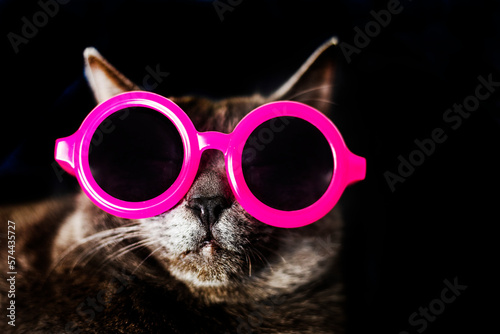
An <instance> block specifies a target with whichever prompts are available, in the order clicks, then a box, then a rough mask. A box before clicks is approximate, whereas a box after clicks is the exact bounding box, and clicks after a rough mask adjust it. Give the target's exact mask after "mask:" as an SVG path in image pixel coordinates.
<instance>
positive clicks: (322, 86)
mask: <svg viewBox="0 0 500 334" xmlns="http://www.w3.org/2000/svg"><path fill="white" fill-rule="evenodd" d="M337 42H338V40H337V38H336V37H332V38H330V39H329V40H328V41H326V42H325V43H323V44H322V45H321V46H320V47H319V48H318V49H316V51H314V53H313V54H312V55H311V56H309V58H308V59H307V60H306V62H305V63H304V64H303V65H302V66H301V67H300V68H299V70H298V71H297V72H296V73H295V74H294V75H293V76H292V77H291V78H290V79H288V81H287V82H286V83H285V84H284V85H282V86H281V87H280V88H279V89H278V90H277V91H276V92H274V93H273V94H272V95H271V96H270V97H269V98H270V99H271V100H273V101H276V100H293V101H298V102H302V103H305V104H308V105H310V106H312V107H314V108H316V109H318V110H320V111H322V112H327V111H328V110H329V109H330V108H331V106H332V105H333V101H332V98H333V88H334V87H333V86H334V80H335V69H336V65H337V57H338V48H337Z"/></svg>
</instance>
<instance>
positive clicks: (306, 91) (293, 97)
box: [288, 85, 332, 101]
mask: <svg viewBox="0 0 500 334" xmlns="http://www.w3.org/2000/svg"><path fill="white" fill-rule="evenodd" d="M331 87H332V85H322V86H318V87H313V88H310V89H306V90H303V91H300V92H298V93H296V94H294V95H292V96H291V97H289V98H288V100H292V101H293V100H294V99H296V98H297V97H299V96H302V95H304V94H308V93H311V92H314V91H316V90H321V89H326V88H331Z"/></svg>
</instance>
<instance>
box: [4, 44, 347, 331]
mask: <svg viewBox="0 0 500 334" xmlns="http://www.w3.org/2000/svg"><path fill="white" fill-rule="evenodd" d="M84 58H85V74H86V77H87V80H88V83H89V85H90V88H91V90H92V92H93V94H94V96H95V99H96V101H97V102H102V101H104V100H106V99H108V98H110V97H112V96H114V95H116V94H118V93H121V92H125V91H130V90H138V89H139V87H138V86H137V85H135V84H134V83H133V82H131V81H130V80H129V79H127V78H126V77H125V76H124V75H123V74H121V73H120V72H119V71H118V70H117V69H115V68H114V67H113V66H112V65H111V64H110V63H109V62H108V61H107V60H106V59H105V58H104V57H102V56H101V55H100V54H99V52H98V51H97V50H95V49H93V48H88V49H86V50H85V52H84ZM337 59H338V47H337V46H336V39H335V38H332V39H330V40H328V41H327V42H326V43H324V44H323V45H321V46H320V47H319V48H318V49H317V50H316V51H315V52H314V53H313V54H312V55H311V56H310V57H309V58H308V59H307V60H306V61H305V63H304V64H303V65H302V66H301V67H300V68H299V70H298V71H297V72H296V73H295V74H294V75H293V76H292V77H291V78H290V79H289V80H288V81H286V82H285V83H284V84H283V85H282V86H281V87H280V88H278V89H277V90H276V91H275V92H274V93H272V94H270V95H269V96H263V95H261V94H254V95H252V96H248V97H229V98H226V99H221V100H210V99H208V98H201V97H195V96H185V97H169V98H170V99H171V100H172V101H174V102H175V103H176V104H178V105H179V106H180V107H181V108H182V109H183V110H184V111H185V112H186V113H187V114H188V115H189V117H190V118H191V120H192V121H193V123H194V125H195V126H196V128H197V130H198V131H208V130H214V131H220V132H225V133H229V132H231V131H232V130H233V129H234V127H235V125H236V124H237V123H238V122H239V120H241V118H242V117H243V116H244V115H245V114H246V113H248V112H249V111H251V110H253V109H254V108H255V107H258V106H260V105H262V104H264V103H267V102H270V101H275V100H296V101H300V102H303V103H306V104H309V105H311V106H312V107H315V108H317V109H318V110H320V111H322V112H324V113H326V114H328V113H329V112H330V109H331V101H332V99H333V85H334V83H335V73H336V71H335V69H336V66H337ZM193 206H195V207H196V206H197V207H198V208H200V207H202V208H203V210H193ZM206 212H209V214H206ZM0 217H1V222H2V223H1V224H2V226H1V227H0V228H1V230H0V231H1V233H2V235H3V236H4V237H3V238H1V239H0V240H1V243H0V247H1V248H2V251H1V252H0V275H1V276H2V278H1V282H0V288H1V291H2V294H1V296H0V309H1V310H2V312H1V313H2V318H1V319H2V320H1V321H0V331H1V332H2V333H315V334H317V333H335V334H338V333H343V332H344V312H343V299H344V297H343V294H342V280H341V273H340V272H339V261H338V258H339V255H338V254H339V250H340V244H341V237H342V218H341V213H340V209H339V208H338V206H337V207H335V208H334V209H333V210H332V211H331V212H330V213H329V214H328V215H327V216H325V217H324V218H322V219H321V220H319V221H317V222H315V223H313V224H310V225H307V226H304V227H301V228H293V229H284V228H277V227H272V226H269V225H266V224H263V223H261V222H258V221H257V220H256V219H255V218H253V217H251V216H250V215H249V214H248V213H246V211H245V210H244V209H243V208H242V207H241V206H240V204H239V203H238V202H237V201H235V199H234V195H233V194H232V192H231V190H230V188H229V184H228V181H227V179H226V173H225V167H224V158H223V155H222V153H221V152H218V151H211V150H209V151H206V152H205V153H204V155H203V157H202V160H201V164H200V167H199V171H198V174H197V176H196V179H195V181H194V183H193V185H192V186H191V188H190V190H189V191H188V193H187V194H186V196H185V197H184V199H183V200H181V201H180V202H179V203H178V204H177V205H176V206H175V207H174V208H172V209H170V210H169V211H167V212H165V213H163V214H161V215H158V216H156V217H152V218H147V219H139V220H127V219H121V218H118V217H115V216H112V215H110V214H108V213H106V212H104V211H102V210H101V209H99V208H98V207H96V206H95V205H94V204H93V203H92V202H91V201H90V200H89V199H88V198H87V197H86V196H85V195H84V194H83V193H78V194H75V195H70V196H67V197H65V198H51V199H47V200H44V201H42V202H39V203H32V204H19V205H14V206H9V207H7V206H4V207H2V208H0ZM9 220H10V221H12V222H14V223H15V227H16V233H17V236H16V252H15V261H16V271H17V275H16V277H15V288H14V289H15V298H14V299H12V298H10V297H9V298H8V297H7V293H8V291H9V289H10V288H11V285H10V283H9V281H7V279H8V278H9V275H6V273H7V272H8V271H9V270H8V268H7V267H6V266H7V256H8V253H7V252H6V243H7V239H6V238H5V236H6V235H7V221H9ZM208 221H210V224H209V223H207V222H208ZM200 222H201V224H200ZM10 300H14V301H15V322H14V324H15V327H14V326H12V325H9V324H8V323H7V322H8V321H10V320H9V318H6V317H5V314H6V312H7V311H6V309H7V307H9V305H10V303H11V302H10ZM6 319H7V320H6Z"/></svg>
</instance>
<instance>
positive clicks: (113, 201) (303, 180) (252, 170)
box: [55, 91, 366, 228]
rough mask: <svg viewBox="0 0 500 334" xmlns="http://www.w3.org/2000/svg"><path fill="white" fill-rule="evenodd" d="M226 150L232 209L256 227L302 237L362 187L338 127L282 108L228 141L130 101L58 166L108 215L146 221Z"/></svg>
mask: <svg viewBox="0 0 500 334" xmlns="http://www.w3.org/2000/svg"><path fill="white" fill-rule="evenodd" d="M208 149H215V150H220V151H222V153H223V154H224V157H225V166H226V173H227V180H228V183H229V185H230V187H231V190H232V191H233V193H234V196H235V198H236V200H237V201H238V202H239V203H240V204H241V206H242V207H243V208H244V209H245V210H246V211H247V212H248V213H249V214H250V215H252V216H253V217H255V218H256V219H258V220H259V221H261V222H263V223H266V224H269V225H272V226H277V227H287V228H291V227H300V226H304V225H307V224H310V223H313V222H315V221H317V220H318V219H320V218H322V217H323V216H325V215H326V214H327V213H328V212H329V211H330V210H331V209H332V208H333V207H334V206H335V204H336V203H337V201H338V200H339V198H340V196H341V194H342V192H343V191H344V189H345V188H346V187H347V186H348V185H349V184H352V183H354V182H356V181H360V180H362V179H364V178H365V172H366V161H365V159H364V158H362V157H359V156H357V155H355V154H353V153H351V152H350V151H349V150H348V149H347V147H346V145H345V143H344V140H343V139H342V136H341V135H340V132H339V131H338V130H337V128H336V127H335V125H334V124H333V123H332V122H331V121H330V120H329V119H328V118H327V117H326V116H325V115H323V114H322V113H321V112H319V111H318V110H316V109H314V108H312V107H310V106H307V105H305V104H302V103H299V102H293V101H278V102H271V103H268V104H265V105H262V106H260V107H258V108H256V109H254V110H253V111H251V112H250V113H249V114H247V115H246V116H245V117H244V118H243V119H242V120H241V121H240V122H239V123H238V125H237V126H236V127H235V129H234V131H233V132H232V133H229V134H226V133H221V132H215V131H207V132H198V131H197V130H196V129H195V127H194V125H193V123H192V121H191V120H190V119H189V117H188V116H187V115H186V113H185V112H184V111H183V110H182V109H181V108H180V107H179V106H177V105H176V104H175V103H174V102H172V101H170V100H169V99H167V98H165V97H163V96H160V95H157V94H154V93H150V92H143V91H133V92H126V93H123V94H120V95H117V96H114V97H112V98H110V99H108V100H106V101H105V102H103V103H101V104H99V105H98V106H97V107H96V108H95V109H94V110H93V111H92V112H91V113H90V114H89V115H88V116H87V118H86V119H85V120H84V121H83V123H82V125H81V126H80V128H79V129H78V131H76V132H75V133H74V134H73V135H71V136H69V137H66V138H61V139H58V140H57V141H56V147H55V158H56V160H57V161H58V163H59V164H60V165H61V167H62V168H63V169H64V170H65V171H67V172H68V173H70V174H72V175H74V176H76V178H77V179H78V182H79V184H80V186H81V187H82V189H83V191H84V192H85V193H86V194H87V196H88V197H89V198H90V199H91V200H92V201H93V202H94V203H95V204H96V205H97V206H99V207H100V208H101V209H103V210H104V211H106V212H108V213H110V214H113V215H116V216H119V217H122V218H128V219H141V218H148V217H153V216H156V215H159V214H161V213H164V212H166V211H168V210H169V209H171V208H172V207H174V206H175V205H176V204H178V203H179V202H180V201H181V200H182V199H183V197H184V196H185V195H186V193H187V192H188V190H189V188H190V187H191V185H192V184H193V182H194V180H195V178H196V175H197V172H198V168H199V165H200V159H201V155H202V153H203V152H204V151H205V150H208Z"/></svg>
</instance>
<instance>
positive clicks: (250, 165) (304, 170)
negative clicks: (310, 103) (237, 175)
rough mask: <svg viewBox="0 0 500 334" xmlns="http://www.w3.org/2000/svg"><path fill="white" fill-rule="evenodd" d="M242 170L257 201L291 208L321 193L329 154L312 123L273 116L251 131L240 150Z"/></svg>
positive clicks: (330, 158) (329, 166) (329, 167)
mask: <svg viewBox="0 0 500 334" xmlns="http://www.w3.org/2000/svg"><path fill="white" fill-rule="evenodd" d="M242 169H243V176H244V178H245V181H246V183H247V185H248V187H249V188H250V190H251V191H252V193H253V194H254V195H255V197H257V198H258V199H259V200H260V201H261V202H263V203H264V204H266V205H268V206H270V207H272V208H275V209H279V210H284V211H293V210H299V209H303V208H305V207H307V206H309V205H311V204H313V203H314V202H316V201H317V200H318V199H319V198H321V196H322V195H323V194H324V193H325V191H326V189H327V188H328V185H329V184H330V181H331V178H332V174H333V155H332V151H331V149H330V147H329V145H328V142H327V140H326V138H325V137H324V136H323V134H322V133H321V132H320V131H319V130H318V129H317V128H316V127H315V126H313V125H312V124H310V123H309V122H306V121H304V120H302V119H299V118H296V117H277V118H273V119H271V120H269V121H267V122H265V123H263V124H261V125H260V126H259V127H257V128H256V129H255V130H254V131H253V132H252V134H251V136H250V137H249V138H248V140H247V142H246V144H245V147H244V149H243V156H242Z"/></svg>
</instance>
